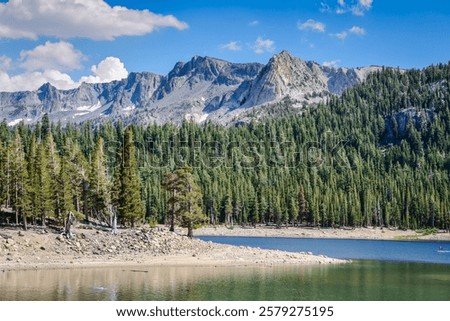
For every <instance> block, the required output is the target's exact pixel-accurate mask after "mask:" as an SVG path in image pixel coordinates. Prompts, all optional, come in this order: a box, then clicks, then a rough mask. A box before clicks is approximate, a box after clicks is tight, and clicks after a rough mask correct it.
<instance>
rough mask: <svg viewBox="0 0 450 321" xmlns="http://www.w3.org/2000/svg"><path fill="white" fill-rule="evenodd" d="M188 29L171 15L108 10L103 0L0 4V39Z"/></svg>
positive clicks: (17, 0) (13, 0)
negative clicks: (169, 28)
mask: <svg viewBox="0 0 450 321" xmlns="http://www.w3.org/2000/svg"><path fill="white" fill-rule="evenodd" d="M163 27H173V28H176V29H179V30H183V29H186V28H188V25H187V24H186V23H185V22H182V21H180V20H178V19H177V18H176V17H174V16H172V15H165V16H164V15H159V14H155V13H153V12H150V11H148V10H132V9H128V8H126V7H122V6H114V7H111V6H110V5H109V4H108V3H106V2H105V1H104V0H9V1H8V2H6V3H0V38H13V39H19V38H27V39H37V38H38V37H39V36H49V37H59V38H74V37H82V38H90V39H94V40H113V39H115V38H117V37H120V36H139V35H144V34H148V33H150V32H153V31H154V30H156V29H158V28H163Z"/></svg>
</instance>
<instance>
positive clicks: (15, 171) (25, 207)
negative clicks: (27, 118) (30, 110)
mask: <svg viewBox="0 0 450 321" xmlns="http://www.w3.org/2000/svg"><path fill="white" fill-rule="evenodd" d="M8 154H10V155H11V164H10V174H11V175H10V176H9V178H10V182H9V184H10V186H11V187H10V190H11V195H12V197H11V206H12V208H13V210H14V211H15V214H16V224H17V225H19V218H22V222H23V228H24V229H25V230H26V229H27V216H28V215H29V214H30V213H29V205H30V198H29V193H28V191H29V181H28V172H27V163H26V159H25V152H24V149H23V145H22V138H21V137H20V135H19V131H18V130H17V129H16V130H15V134H14V139H13V141H12V142H11V144H10V146H9V149H8Z"/></svg>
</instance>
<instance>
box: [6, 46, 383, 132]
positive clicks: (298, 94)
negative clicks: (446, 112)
mask: <svg viewBox="0 0 450 321" xmlns="http://www.w3.org/2000/svg"><path fill="white" fill-rule="evenodd" d="M379 69H380V67H374V66H370V67H362V68H335V67H326V66H323V65H320V64H318V63H315V62H312V61H303V60H301V59H299V58H297V57H294V56H292V55H291V54H290V53H289V52H287V51H282V52H280V53H279V54H276V55H274V56H273V57H272V58H271V59H270V60H269V62H268V63H267V64H266V65H263V64H260V63H232V62H228V61H226V60H222V59H218V58H212V57H201V56H194V57H193V58H192V59H191V60H189V61H187V62H177V63H176V64H175V65H174V68H173V69H172V70H171V71H170V72H169V73H168V74H167V75H165V76H164V75H158V74H155V73H152V72H131V73H130V74H129V75H128V77H127V78H124V79H122V80H116V81H112V82H109V83H96V84H88V83H83V84H81V85H80V86H79V87H78V88H75V89H71V90H59V89H57V88H55V87H54V86H52V85H51V84H49V83H47V84H44V85H42V86H41V87H40V88H39V89H37V90H36V91H23V92H0V117H2V118H3V119H6V121H7V123H8V124H9V125H10V126H13V125H16V124H18V123H19V122H21V121H24V122H25V123H27V124H34V123H36V122H37V121H39V120H40V119H41V118H42V116H43V115H44V114H48V115H49V118H50V119H51V120H52V121H59V122H61V123H63V124H65V123H82V122H85V121H87V120H90V121H93V122H103V121H106V120H108V119H109V120H113V121H118V120H121V121H123V122H124V123H126V124H127V123H143V124H149V123H158V124H164V123H175V124H179V123H181V122H182V121H183V120H186V119H188V120H192V121H196V122H198V123H201V122H203V121H205V120H207V119H208V120H211V121H213V122H217V123H220V124H223V125H228V124H231V123H233V122H235V121H239V120H240V117H241V116H242V115H244V114H248V111H249V110H252V109H254V108H256V107H259V106H263V105H266V104H270V103H276V102H279V101H281V100H282V99H284V98H286V97H289V98H290V99H291V100H292V101H293V102H294V105H295V106H296V107H298V108H305V107H308V106H309V105H311V104H315V103H318V102H320V101H323V100H324V99H326V98H327V97H329V96H331V95H340V94H341V93H342V92H343V91H344V90H345V89H347V88H351V87H353V86H354V85H356V84H358V83H361V82H362V81H364V80H365V78H366V77H367V74H369V73H370V72H372V71H376V70H379Z"/></svg>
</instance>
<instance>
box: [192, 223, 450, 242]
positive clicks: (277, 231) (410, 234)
mask: <svg viewBox="0 0 450 321" xmlns="http://www.w3.org/2000/svg"><path fill="white" fill-rule="evenodd" d="M195 235H196V236H250V237H251V236H254V237H296V238H335V239H363V240H439V241H450V233H436V234H429V235H425V234H424V233H418V232H416V231H413V230H406V231H404V230H398V229H395V230H394V229H386V228H384V229H381V228H355V229H332V228H323V229H319V228H304V227H300V228H298V227H289V228H285V227H283V228H275V227H267V226H257V227H256V228H253V227H240V226H234V227H233V228H227V227H225V226H216V227H204V228H201V229H198V230H196V231H195Z"/></svg>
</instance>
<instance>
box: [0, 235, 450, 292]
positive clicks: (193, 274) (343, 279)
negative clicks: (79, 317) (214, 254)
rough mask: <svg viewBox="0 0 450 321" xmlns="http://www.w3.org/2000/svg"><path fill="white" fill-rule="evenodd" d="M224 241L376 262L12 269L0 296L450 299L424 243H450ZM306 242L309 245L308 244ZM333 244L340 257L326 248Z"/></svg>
mask: <svg viewBox="0 0 450 321" xmlns="http://www.w3.org/2000/svg"><path fill="white" fill-rule="evenodd" d="M202 238H203V239H205V238H204V237H202ZM208 239H210V238H208ZM214 240H215V241H222V242H223V241H224V240H218V239H214ZM225 241H226V242H228V243H230V242H238V243H237V244H239V245H246V246H247V245H254V246H259V247H261V248H267V247H272V248H273V247H274V246H276V247H280V246H281V244H284V246H288V245H289V246H290V247H294V246H295V248H297V246H299V244H301V245H300V246H301V247H302V250H303V251H312V252H314V253H316V254H324V255H329V256H335V257H336V256H338V255H340V254H339V253H344V256H345V257H350V255H351V256H353V255H355V254H354V253H363V254H364V253H365V252H367V250H368V249H371V250H375V251H377V254H376V255H377V256H378V260H376V261H373V260H358V261H354V262H353V263H351V264H342V265H319V266H284V267H283V266H282V267H247V268H242V267H182V266H178V267H142V266H141V267H136V268H130V267H127V268H120V267H117V268H87V269H70V270H37V271H7V272H0V288H1V291H0V300H26V301H29V300H50V301H57V300H77V301H83V300H119V301H135V300H136V301H146V300H155V301H167V300H176V301H185V300H192V301H202V300H225V301H227V300H238V301H240V300H250V301H255V300H262V301H275V300H276V301H290V300H293V301H302V300H327V301H334V300H337V301H339V300H408V301H411V300H432V301H441V300H445V301H448V300H450V265H449V264H448V263H449V261H448V259H449V258H448V256H450V254H449V253H446V252H442V253H440V252H436V253H439V255H438V256H437V258H438V259H436V260H434V261H433V259H432V258H430V255H429V254H426V252H427V250H426V249H430V251H431V252H433V251H436V249H438V248H439V246H442V247H447V246H448V245H450V244H449V243H437V242H387V241H360V240H350V241H349V240H305V239H272V238H269V239H268V238H263V239H262V240H258V238H241V237H236V238H226V240H225ZM241 242H243V243H241ZM255 242H256V243H255ZM308 242H309V243H310V246H309V245H308V246H306V247H305V244H309V243H308ZM329 242H332V245H329ZM347 242H349V243H347ZM372 242H375V244H373V243H372ZM327 244H328V245H327ZM313 245H314V246H315V247H313ZM330 246H332V247H333V249H332V251H333V253H334V254H336V255H333V253H328V252H327V250H326V249H328V248H329V247H330ZM339 247H345V249H342V248H341V249H339ZM379 248H381V249H382V250H380V249H379ZM363 249H366V251H364V250H363ZM399 249H400V250H401V249H403V254H404V253H405V251H408V253H409V251H410V252H411V253H413V254H414V253H415V258H414V260H415V261H421V262H399V259H401V260H403V259H404V256H400V257H397V258H393V257H392V255H393V254H392V253H398V251H399ZM322 251H324V252H322ZM380 252H382V253H380ZM400 252H401V251H400ZM345 253H346V254H345ZM349 253H353V254H349ZM389 253H390V254H389ZM365 254H366V255H368V253H365ZM388 254H389V255H388ZM371 255H374V254H371ZM380 255H381V256H380ZM432 256H434V254H433V255H432ZM380 257H383V258H387V259H386V260H382V259H381V258H380ZM408 257H410V256H409V255H408ZM360 258H361V259H363V258H366V257H360ZM423 262H435V263H423ZM443 263H445V264H443Z"/></svg>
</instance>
